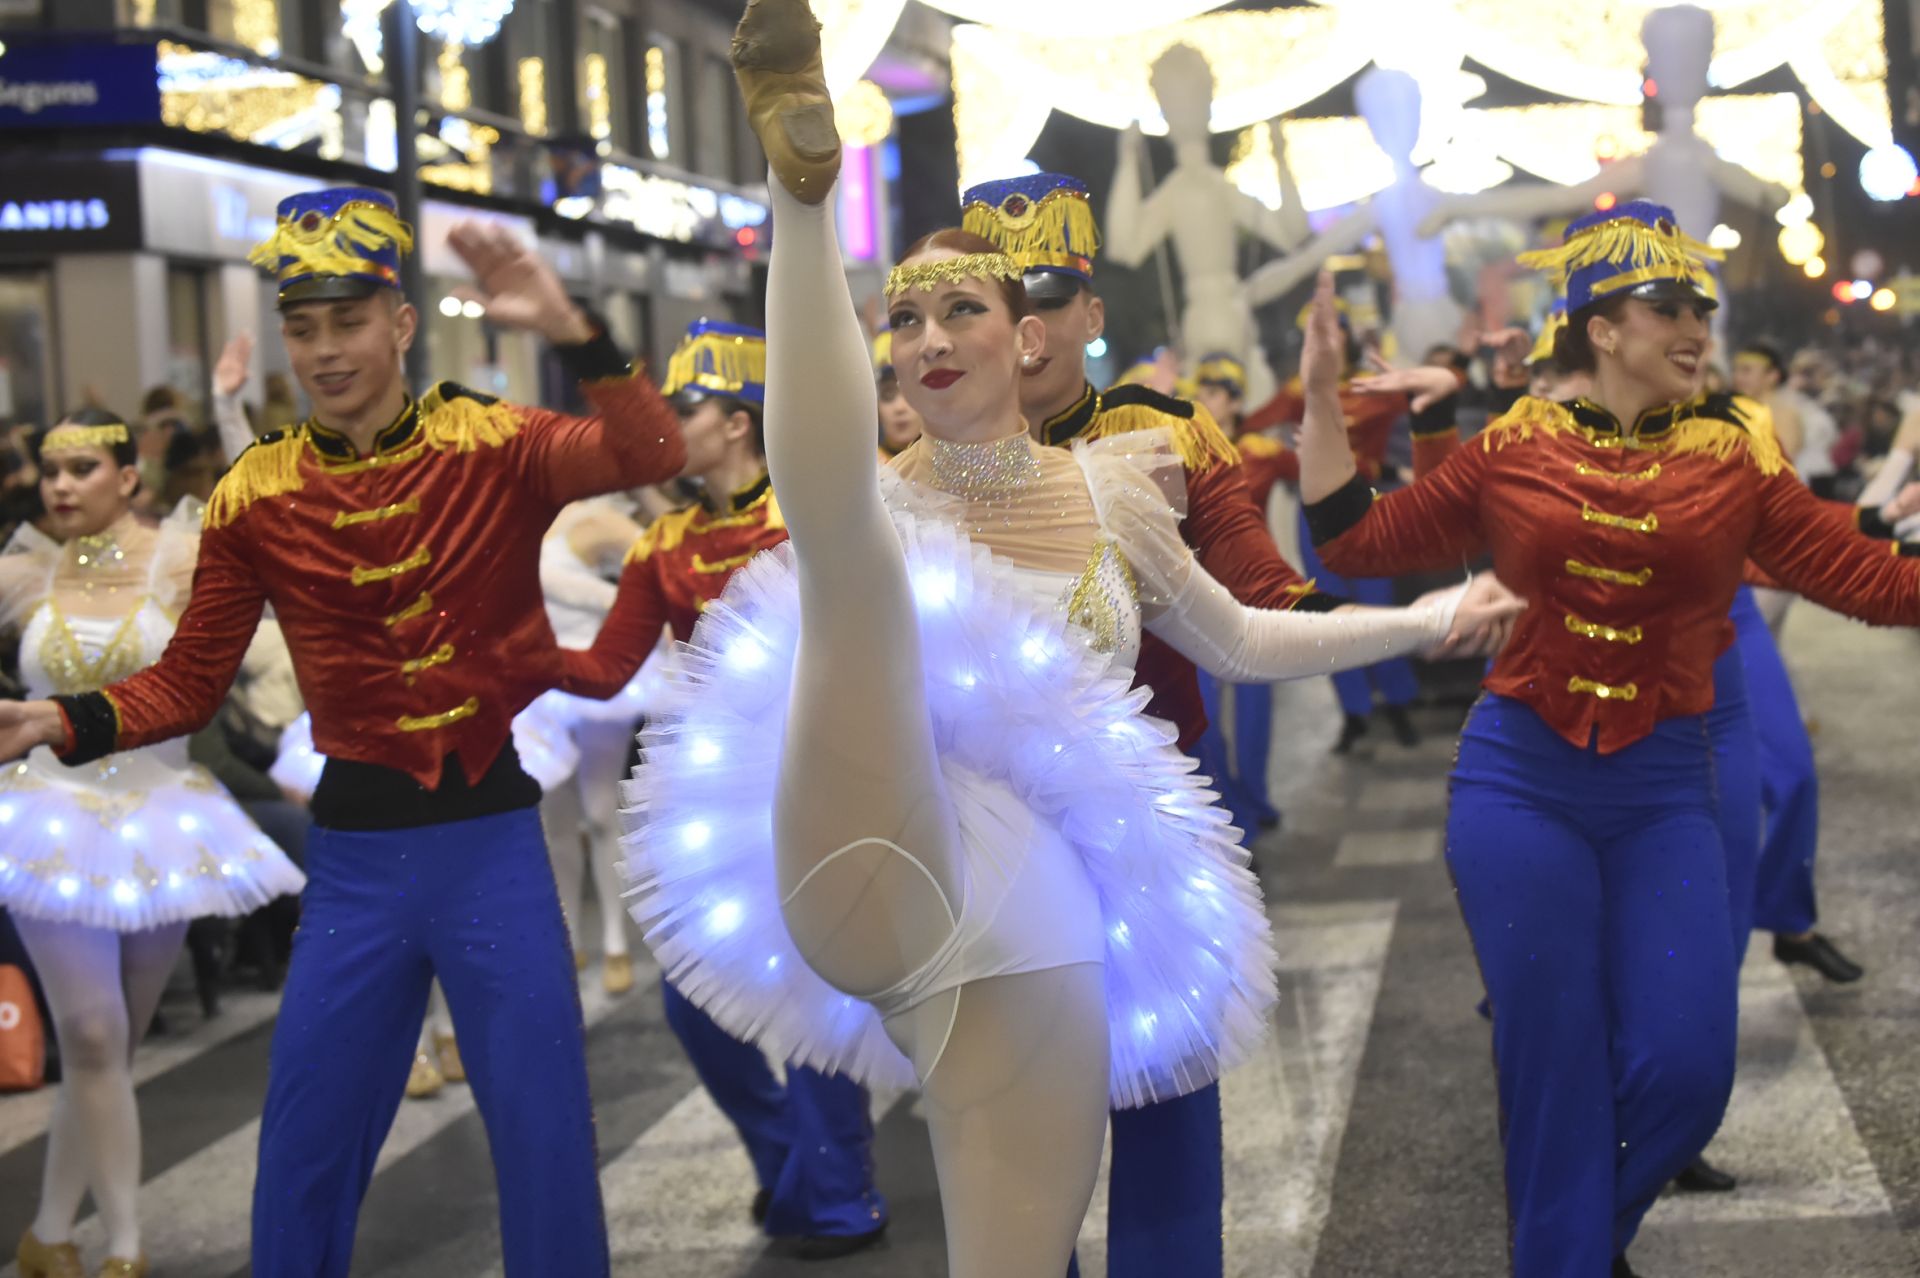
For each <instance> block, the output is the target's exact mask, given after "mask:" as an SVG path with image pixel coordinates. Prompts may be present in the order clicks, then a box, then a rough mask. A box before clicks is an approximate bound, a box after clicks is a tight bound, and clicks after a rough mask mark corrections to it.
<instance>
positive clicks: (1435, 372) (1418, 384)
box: [1350, 351, 1460, 413]
mask: <svg viewBox="0 0 1920 1278" xmlns="http://www.w3.org/2000/svg"><path fill="white" fill-rule="evenodd" d="M1367 362H1368V363H1369V364H1372V365H1373V366H1374V367H1375V368H1376V369H1378V370H1379V371H1378V372H1375V373H1366V374H1364V375H1362V376H1360V377H1356V378H1354V379H1353V381H1352V382H1351V383H1350V385H1351V386H1352V387H1353V389H1354V390H1356V391H1359V392H1360V393H1361V394H1363V395H1406V396H1408V397H1409V406H1410V407H1411V408H1412V409H1413V411H1414V412H1416V413H1419V412H1424V411H1426V410H1427V409H1429V408H1431V407H1433V405H1435V404H1437V403H1439V402H1440V401H1441V400H1443V399H1445V398H1446V397H1447V396H1449V395H1454V394H1458V393H1459V391H1460V379H1459V378H1458V377H1456V376H1454V373H1453V370H1452V369H1448V368H1435V367H1434V366H1433V365H1431V364H1422V365H1420V366H1419V367H1417V368H1395V367H1394V366H1393V365H1391V364H1389V363H1387V361H1386V360H1384V359H1382V358H1381V357H1380V355H1379V354H1378V353H1377V352H1374V351H1369V352H1367Z"/></svg>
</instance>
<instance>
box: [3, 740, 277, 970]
mask: <svg viewBox="0 0 1920 1278" xmlns="http://www.w3.org/2000/svg"><path fill="white" fill-rule="evenodd" d="M306 882H307V880H306V876H305V875H303V874H302V873H300V871H299V869H298V868H297V867H296V866H295V865H294V864H293V862H292V861H289V860H288V859H287V857H286V854H285V853H283V852H282V851H281V850H280V849H279V847H278V846H277V845H276V844H275V843H274V842H273V840H271V839H269V838H268V837H267V836H266V835H264V834H262V833H261V832H260V829H259V827H258V826H256V825H254V823H253V822H252V821H251V820H249V819H248V818H247V815H246V813H245V812H243V811H241V809H240V805H239V804H237V803H235V802H234V801H233V799H232V797H231V796H229V795H228V794H227V792H226V791H225V790H224V789H222V788H221V786H220V784H219V782H217V781H215V780H214V779H213V777H212V776H211V775H209V774H208V773H207V772H206V771H205V770H204V769H201V768H197V767H194V766H192V765H190V764H188V763H187V761H186V749H185V744H184V743H179V742H169V743H168V744H167V745H163V746H153V747H149V748H148V749H145V750H131V751H127V752H125V753H122V754H114V755H109V756H107V757H106V758H104V759H101V760H98V761H97V762H94V763H89V764H85V765H83V766H81V767H78V768H69V767H66V766H65V765H64V764H62V763H60V761H59V760H57V759H55V758H54V757H53V756H52V755H51V754H50V753H48V752H47V751H45V750H35V751H34V752H33V753H32V754H30V755H28V756H27V758H26V759H24V760H22V761H21V762H19V763H16V764H12V765H9V766H8V767H6V768H5V769H4V770H3V771H0V905H4V906H5V907H6V908H7V909H9V910H11V911H13V912H15V913H17V914H21V915H25V916H26V917H29V918H35V919H44V920H46V921H48V922H54V923H80V924H84V925H86V926H88V927H100V928H108V929H111V930H113V931H117V932H143V931H146V930H147V929H148V928H154V927H160V926H162V925H163V924H168V923H182V922H186V921H188V920H190V919H196V918H201V917H204V916H206V915H223V916H226V917H229V918H231V917H235V916H238V915H242V914H246V913H249V912H251V911H253V910H256V909H258V908H259V907H260V906H262V905H265V904H266V903H267V902H268V901H271V900H272V899H273V898H274V897H276V896H284V895H291V894H294V893H298V892H299V891H300V890H301V889H302V888H303V887H305V886H306Z"/></svg>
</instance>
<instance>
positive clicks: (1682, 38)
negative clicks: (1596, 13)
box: [1420, 5, 1792, 236]
mask: <svg viewBox="0 0 1920 1278" xmlns="http://www.w3.org/2000/svg"><path fill="white" fill-rule="evenodd" d="M1641 38H1642V39H1643V40H1644V41H1645V43H1646V46H1647V76H1648V78H1649V79H1651V80H1653V81H1654V83H1655V85H1656V86H1657V87H1658V90H1659V97H1658V101H1659V103H1660V109H1661V118H1660V133H1659V136H1658V137H1656V138H1655V139H1654V143H1653V145H1652V146H1651V147H1649V148H1648V149H1647V150H1646V151H1645V152H1644V153H1643V154H1641V155H1636V156H1632V157H1629V158H1627V159H1624V160H1618V161H1615V162H1614V163H1612V164H1609V165H1607V166H1606V167H1605V168H1603V169H1601V170H1600V172H1599V173H1598V174H1597V175H1596V176H1594V177H1592V178H1589V179H1588V180H1587V181H1585V182H1582V183H1580V184H1579V185H1577V186H1544V185H1526V186H1519V185H1515V186H1509V187H1503V188H1501V189H1499V190H1496V191H1488V192H1485V193H1483V194H1480V195H1468V196H1461V197H1458V198H1454V199H1446V200H1442V201H1441V202H1440V205H1439V207H1438V208H1436V209H1435V210H1433V211H1432V212H1431V213H1430V214H1428V216H1427V218H1426V220H1425V221H1424V222H1423V223H1422V224H1421V227H1420V229H1421V231H1423V232H1424V233H1426V234H1436V233H1438V232H1439V231H1440V229H1441V228H1443V227H1444V226H1445V225H1446V224H1447V223H1449V222H1453V221H1457V220H1460V219H1463V218H1474V217H1507V218H1515V219H1521V220H1529V219H1534V218H1545V217H1566V216H1569V215H1576V214H1580V213H1584V212H1586V211H1588V210H1589V209H1592V208H1594V207H1595V204H1594V201H1595V200H1596V199H1599V198H1600V197H1601V196H1603V195H1612V196H1613V197H1614V198H1615V199H1616V200H1628V199H1632V198H1634V197H1636V196H1643V197H1645V198H1647V199H1651V200H1657V201H1658V202H1660V203H1661V204H1664V205H1666V206H1667V207H1669V208H1671V209H1672V210H1673V212H1674V216H1675V217H1676V218H1678V220H1679V222H1680V226H1681V229H1683V230H1685V231H1687V232H1688V233H1689V234H1692V235H1696V236H1704V235H1705V234H1706V233H1707V232H1708V231H1710V230H1711V229H1712V228H1713V227H1714V226H1715V225H1716V224H1717V223H1718V222H1719V221H1720V201H1721V198H1722V197H1725V198H1727V199H1730V200H1732V201H1734V202H1735V203H1737V204H1744V205H1748V206H1750V207H1754V208H1759V209H1763V210H1765V211H1767V212H1772V211H1774V210H1776V209H1779V208H1781V207H1782V206H1783V205H1785V204H1787V203H1788V201H1789V200H1790V199H1792V193H1791V192H1789V191H1788V190H1787V189H1786V188H1785V187H1782V186H1779V185H1777V184H1775V183H1772V182H1767V181H1763V180H1761V179H1760V178H1757V177H1755V176H1754V175H1753V174H1752V173H1749V172H1748V171H1747V170H1746V169H1743V168H1741V167H1740V166H1739V165H1737V164H1734V163H1732V162H1731V161H1728V160H1724V159H1722V158H1720V156H1719V155H1718V154H1717V153H1715V151H1714V149H1713V147H1712V146H1711V145H1710V144H1709V143H1708V142H1707V141H1706V139H1705V138H1702V137H1701V136H1700V134H1699V133H1698V132H1697V131H1696V130H1695V128H1694V108H1695V107H1696V106H1697V105H1698V104H1699V102H1700V99H1701V98H1703V97H1705V96H1706V92H1707V67H1708V65H1709V64H1710V63H1711V62H1712V60H1713V17H1712V15H1711V14H1709V13H1708V12H1707V11H1706V10H1704V9H1698V8H1695V7H1693V6H1692V5H1674V6H1672V7H1671V8H1666V9H1656V10H1655V11H1654V12H1652V13H1650V14H1648V15H1647V20H1646V23H1645V24H1644V26H1643V27H1642V28H1641Z"/></svg>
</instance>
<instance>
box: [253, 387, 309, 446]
mask: <svg viewBox="0 0 1920 1278" xmlns="http://www.w3.org/2000/svg"><path fill="white" fill-rule="evenodd" d="M265 386H266V392H267V397H266V400H265V401H264V402H263V403H262V404H261V405H260V417H259V420H258V422H256V423H255V426H256V433H258V434H261V435H264V434H266V433H267V432H268V431H270V430H286V429H287V428H288V427H290V426H297V425H299V424H300V405H299V404H298V403H297V402H295V400H294V397H293V383H292V382H289V381H288V380H287V375H286V374H285V373H268V374H267V377H266V382H265Z"/></svg>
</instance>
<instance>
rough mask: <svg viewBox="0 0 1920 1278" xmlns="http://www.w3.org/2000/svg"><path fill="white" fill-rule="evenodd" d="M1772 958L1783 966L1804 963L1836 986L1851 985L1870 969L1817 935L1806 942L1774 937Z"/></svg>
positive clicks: (1788, 937) (1785, 937) (1816, 933)
mask: <svg viewBox="0 0 1920 1278" xmlns="http://www.w3.org/2000/svg"><path fill="white" fill-rule="evenodd" d="M1773 956H1774V957H1775V958H1777V959H1779V960H1780V961H1781V962H1782V963H1804V964H1805V965H1806V966H1808V967H1810V968H1812V969H1813V970H1814V971H1816V972H1818V973H1820V975H1822V976H1824V977H1826V978H1827V979H1828V980H1829V981H1832V982H1833V983H1834V984H1835V985H1850V984H1852V983H1853V982H1854V981H1857V980H1859V979H1860V978H1861V977H1863V976H1865V975H1866V974H1867V970H1866V969H1865V968H1863V967H1861V966H1860V965H1859V964H1858V963H1856V962H1854V961H1853V960H1852V959H1850V958H1848V957H1847V956H1846V955H1844V954H1842V953H1841V952H1840V951H1839V950H1837V949H1835V948H1834V946H1833V942H1832V941H1829V940H1828V939H1827V938H1826V937H1824V936H1822V935H1820V934H1819V933H1818V932H1815V933H1814V934H1813V935H1812V936H1809V937H1808V938H1807V939H1806V940H1804V941H1796V940H1794V939H1793V938H1792V937H1790V936H1776V937H1774V938H1773Z"/></svg>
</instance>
